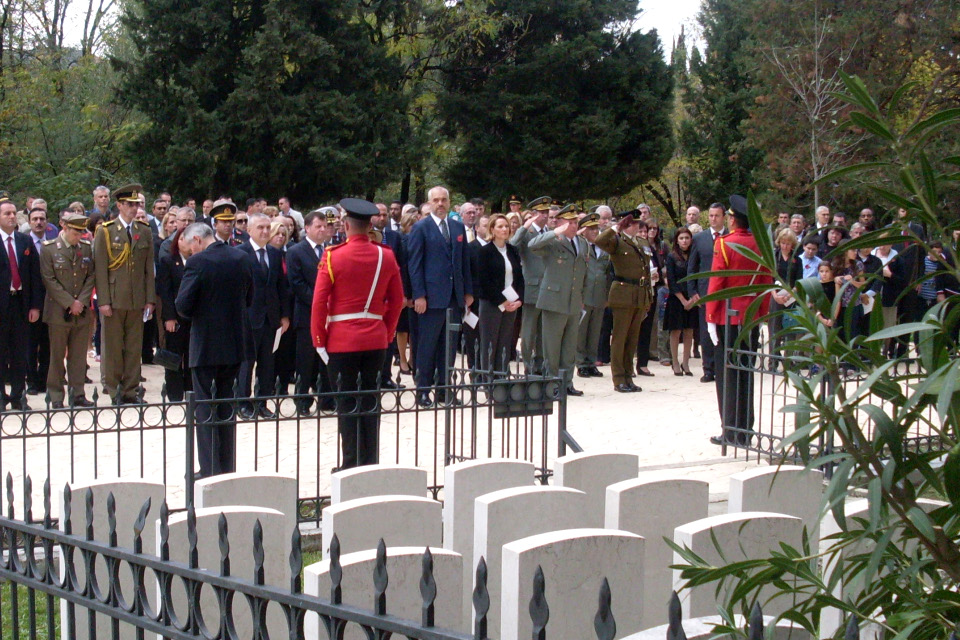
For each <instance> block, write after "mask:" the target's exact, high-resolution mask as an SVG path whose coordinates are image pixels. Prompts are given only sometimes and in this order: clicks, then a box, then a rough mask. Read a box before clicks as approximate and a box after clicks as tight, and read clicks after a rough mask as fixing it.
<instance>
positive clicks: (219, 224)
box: [210, 199, 243, 247]
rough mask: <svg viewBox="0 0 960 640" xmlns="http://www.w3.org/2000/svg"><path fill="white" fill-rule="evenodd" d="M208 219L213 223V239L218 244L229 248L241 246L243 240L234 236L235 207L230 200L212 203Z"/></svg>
mask: <svg viewBox="0 0 960 640" xmlns="http://www.w3.org/2000/svg"><path fill="white" fill-rule="evenodd" d="M210 219H211V220H212V221H213V231H214V234H215V235H214V237H215V238H216V239H217V240H218V241H219V242H223V243H224V244H228V245H230V246H231V247H236V246H239V245H241V244H243V240H242V239H240V238H239V237H238V236H237V235H236V234H234V227H235V226H236V221H237V205H235V204H234V203H233V201H232V200H228V199H221V200H217V201H216V202H214V203H213V207H212V208H211V209H210Z"/></svg>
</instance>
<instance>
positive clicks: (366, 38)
mask: <svg viewBox="0 0 960 640" xmlns="http://www.w3.org/2000/svg"><path fill="white" fill-rule="evenodd" d="M187 4H189V6H185V5H187ZM358 11H359V8H358V5H357V4H356V3H355V2H354V1H353V0H334V1H330V2H322V3H320V2H318V3H307V2H302V1H299V0H230V1H228V2H224V1H223V0H192V1H191V2H190V3H184V2H183V0H149V2H143V3H142V4H139V5H134V6H133V7H131V8H130V9H128V11H127V13H126V15H125V17H124V23H125V26H126V28H127V29H128V31H129V32H130V34H131V36H132V39H133V41H134V43H135V45H136V49H137V52H138V55H137V56H136V57H135V59H134V60H132V61H129V62H120V63H119V65H120V67H121V69H122V70H123V72H124V77H125V80H124V85H123V98H124V99H125V100H127V101H128V102H129V103H130V104H133V105H135V106H136V107H137V108H138V109H139V110H140V111H141V112H143V113H145V114H146V115H147V117H148V118H149V119H150V121H151V124H152V126H151V127H150V129H149V130H148V131H147V132H146V134H145V135H143V136H142V137H141V138H140V139H139V140H138V141H137V146H138V148H139V149H140V150H142V151H144V152H145V153H142V154H140V155H139V156H138V157H139V161H140V164H141V169H142V174H143V177H144V180H146V181H148V182H151V183H153V184H156V185H164V186H167V187H168V188H170V189H172V190H174V191H177V192H180V193H183V194H188V193H189V194H200V193H203V194H205V195H208V196H217V195H219V194H221V193H229V194H231V195H234V196H237V197H246V196H249V195H253V194H256V195H269V196H273V197H276V196H279V195H281V194H285V195H288V196H290V197H291V198H293V199H294V200H296V201H299V202H305V203H314V202H319V201H320V200H323V199H330V198H334V197H337V196H340V195H344V194H357V195H362V194H366V193H370V192H372V191H373V190H374V189H376V188H377V187H378V186H380V185H381V184H382V183H384V182H385V181H386V179H387V176H388V175H389V173H390V171H391V169H394V167H392V166H391V162H392V161H393V160H392V154H390V153H387V151H389V150H390V149H392V148H393V147H394V146H395V145H397V144H399V143H400V141H401V140H402V135H403V130H404V124H405V120H404V118H403V108H404V105H403V103H402V99H401V98H400V97H399V92H398V86H399V69H398V66H397V65H396V63H395V61H394V60H392V59H391V58H389V57H388V56H387V54H386V52H385V50H384V48H383V47H382V46H380V45H376V44H374V43H373V42H372V40H371V37H370V34H369V32H368V31H367V30H366V28H365V26H364V24H363V21H362V20H361V19H360V18H361V17H362V16H360V15H359V13H358Z"/></svg>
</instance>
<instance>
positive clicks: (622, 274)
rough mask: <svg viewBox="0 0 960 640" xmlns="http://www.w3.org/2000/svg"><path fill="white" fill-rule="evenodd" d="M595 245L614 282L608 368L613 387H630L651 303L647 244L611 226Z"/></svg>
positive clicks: (611, 299)
mask: <svg viewBox="0 0 960 640" xmlns="http://www.w3.org/2000/svg"><path fill="white" fill-rule="evenodd" d="M597 246H598V247H600V248H601V249H603V250H604V251H606V252H607V253H609V254H610V262H611V263H612V264H613V272H614V280H613V283H612V284H611V285H610V293H609V294H608V296H607V306H608V307H610V310H611V311H612V312H613V335H612V338H611V341H610V369H611V372H612V374H613V385H614V387H616V386H617V385H620V384H633V376H634V368H633V357H634V354H636V352H637V342H638V340H639V339H640V324H641V323H642V322H643V319H644V317H646V315H647V311H649V309H650V304H651V303H652V301H653V287H652V285H651V283H650V259H649V258H648V257H647V251H646V250H647V248H648V246H649V245H647V241H646V240H643V239H641V238H631V237H630V236H628V235H626V234H620V233H617V231H616V230H615V229H613V227H611V228H609V229H607V230H606V231H604V232H603V233H601V234H600V236H599V237H598V238H597Z"/></svg>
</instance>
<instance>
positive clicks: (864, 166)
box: [812, 161, 893, 185]
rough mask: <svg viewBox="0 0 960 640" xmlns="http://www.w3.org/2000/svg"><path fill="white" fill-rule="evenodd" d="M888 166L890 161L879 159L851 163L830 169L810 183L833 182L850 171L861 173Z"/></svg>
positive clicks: (890, 164)
mask: <svg viewBox="0 0 960 640" xmlns="http://www.w3.org/2000/svg"><path fill="white" fill-rule="evenodd" d="M890 166H893V165H892V163H890V162H879V161H877V162H861V163H859V164H852V165H850V166H849V167H843V168H842V169H837V170H835V171H831V172H830V173H828V174H826V175H824V176H820V177H819V178H817V179H816V180H814V181H813V183H812V184H814V185H818V184H825V183H828V182H834V181H836V180H838V179H839V178H842V177H844V176H847V175H850V174H851V173H863V172H864V171H869V170H870V169H880V168H883V167H890Z"/></svg>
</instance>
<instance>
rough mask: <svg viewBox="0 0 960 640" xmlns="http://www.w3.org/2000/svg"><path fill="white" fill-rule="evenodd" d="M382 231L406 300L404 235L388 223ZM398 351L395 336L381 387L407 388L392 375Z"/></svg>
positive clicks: (407, 283) (408, 284)
mask: <svg viewBox="0 0 960 640" xmlns="http://www.w3.org/2000/svg"><path fill="white" fill-rule="evenodd" d="M382 215H383V214H381V217H382ZM382 233H383V244H385V245H386V246H388V247H390V249H391V250H392V251H393V257H394V258H396V259H397V265H399V267H400V278H401V281H402V282H403V297H404V300H408V299H409V298H410V278H409V276H407V275H405V274H406V273H407V255H406V251H405V250H404V247H403V236H402V235H400V233H398V232H397V231H394V230H392V229H391V228H390V225H388V224H386V225H385V226H384V227H383V230H382ZM397 353H398V351H397V338H396V336H394V338H393V341H392V342H391V343H390V344H389V345H387V355H386V357H385V358H384V359H383V369H382V370H381V371H380V388H381V389H403V388H405V386H404V385H402V384H399V383H398V382H395V381H394V380H393V377H392V374H393V359H394V357H395V356H396V355H397Z"/></svg>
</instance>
